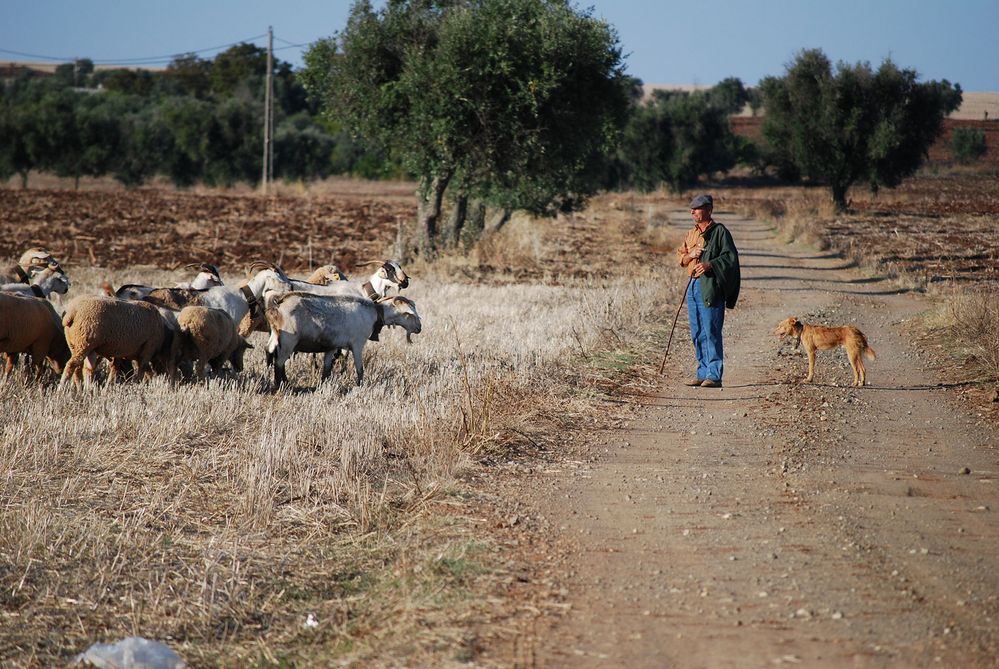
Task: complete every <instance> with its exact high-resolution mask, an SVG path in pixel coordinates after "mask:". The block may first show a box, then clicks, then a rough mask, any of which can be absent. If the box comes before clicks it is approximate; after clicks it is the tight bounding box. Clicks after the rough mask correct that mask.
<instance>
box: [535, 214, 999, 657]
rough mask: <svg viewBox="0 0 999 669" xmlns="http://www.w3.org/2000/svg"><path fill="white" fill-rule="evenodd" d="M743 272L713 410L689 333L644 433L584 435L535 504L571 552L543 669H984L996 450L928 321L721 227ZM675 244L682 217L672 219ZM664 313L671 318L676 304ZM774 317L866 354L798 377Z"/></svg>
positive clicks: (991, 625) (800, 254)
mask: <svg viewBox="0 0 999 669" xmlns="http://www.w3.org/2000/svg"><path fill="white" fill-rule="evenodd" d="M717 218H718V219H719V220H721V221H723V222H725V223H726V224H727V225H728V226H729V228H730V229H731V231H732V233H733V235H734V237H735V240H736V243H737V245H738V246H739V249H740V253H741V260H742V267H743V277H744V283H743V293H742V297H741V300H740V304H739V307H738V308H737V309H736V310H734V311H729V312H728V314H727V317H726V318H727V323H726V326H725V331H726V340H725V347H726V351H725V353H726V355H725V358H726V370H725V379H724V380H725V387H724V388H723V389H720V390H719V389H702V388H687V387H685V386H683V385H681V383H680V381H681V380H682V379H683V378H686V377H687V376H689V375H690V373H691V371H692V370H693V366H692V364H691V361H692V360H693V354H692V352H691V348H690V345H689V337H687V330H686V325H685V323H684V316H681V322H680V324H679V326H678V339H679V340H680V342H681V345H680V346H679V347H677V348H675V352H674V353H671V356H670V363H669V365H668V366H667V372H668V380H667V381H665V382H664V384H663V387H662V391H661V393H660V394H659V395H658V396H655V397H653V398H647V397H634V398H631V399H632V401H633V402H635V403H645V404H647V405H648V406H645V407H642V410H641V411H640V418H638V419H637V420H634V421H632V422H630V423H629V424H628V425H626V426H625V427H624V428H623V429H621V430H618V431H615V432H609V433H605V434H601V435H596V436H595V437H594V439H593V440H592V442H591V443H590V444H589V446H587V447H586V450H585V451H584V452H583V453H582V454H581V455H580V456H579V458H578V460H576V461H574V462H569V463H567V466H566V467H564V468H563V469H562V472H563V473H561V474H556V476H558V477H559V481H558V484H557V485H556V486H554V487H553V488H551V489H549V492H538V493H536V496H535V498H534V499H532V500H530V504H531V505H532V506H534V507H535V508H536V512H537V513H538V514H539V515H540V516H542V517H544V518H545V520H546V521H547V524H548V526H550V527H554V528H560V529H559V531H560V532H561V533H562V535H563V537H565V538H566V539H567V540H568V541H569V542H570V546H571V547H572V549H571V551H570V555H569V559H568V564H567V565H565V567H566V578H565V587H566V589H567V591H568V594H567V596H566V602H567V603H568V604H569V605H570V607H568V613H567V614H566V615H565V616H564V617H563V618H562V619H561V620H560V621H559V622H558V623H557V624H556V625H555V626H554V629H545V630H544V633H541V630H540V629H539V634H538V636H537V638H535V639H532V640H529V641H528V642H527V643H525V644H524V645H532V644H533V650H532V652H531V653H526V654H521V657H525V656H530V657H532V661H531V662H532V663H533V664H535V665H536V666H539V667H764V666H766V667H769V666H775V665H796V664H800V665H801V666H807V667H846V666H850V667H885V666H889V667H921V666H943V667H976V666H997V664H999V660H997V659H996V658H997V657H999V557H997V549H999V523H997V514H999V462H997V453H999V451H997V450H996V448H997V445H999V439H997V437H996V434H995V433H994V432H992V431H991V430H990V429H989V428H988V427H987V426H985V425H984V424H980V423H979V422H978V420H979V419H978V418H977V417H976V415H975V413H974V408H973V407H971V406H964V405H962V404H961V395H960V390H959V389H953V388H950V389H947V388H941V387H939V386H937V385H936V383H937V379H936V378H934V377H933V376H932V373H931V372H929V371H927V370H926V366H927V365H926V361H925V360H924V359H923V358H921V357H920V354H919V353H918V352H917V351H916V349H915V348H914V347H913V346H912V345H911V344H910V342H909V339H908V338H907V335H906V329H907V321H908V320H909V319H910V318H911V317H912V316H913V315H914V314H916V313H918V312H919V311H921V310H922V309H925V308H926V304H925V303H924V302H923V301H922V300H921V299H920V298H919V297H918V296H915V295H912V294H905V293H902V294H899V293H897V292H895V290H894V289H893V287H892V286H891V285H889V284H888V283H887V282H882V281H879V280H876V279H870V278H865V276H864V275H862V274H861V273H859V272H858V271H857V270H855V269H851V268H849V267H845V266H844V265H845V263H844V261H843V260H842V259H840V258H837V257H835V256H833V255H832V254H824V253H817V252H813V251H809V250H807V249H804V248H799V247H794V246H786V245H783V244H780V243H778V242H777V241H776V240H775V239H774V237H773V233H772V231H771V230H770V229H769V228H768V227H767V226H766V225H764V224H761V223H758V222H754V221H746V220H739V219H737V218H735V217H734V216H732V215H726V214H725V213H724V212H720V214H719V215H718V216H717ZM671 225H675V226H676V227H677V230H684V229H686V228H687V227H688V226H689V219H688V216H687V215H686V214H685V213H684V212H676V213H675V214H671ZM669 299H670V301H673V300H674V299H675V298H674V297H670V298H669ZM788 315H798V316H799V317H804V318H805V320H806V321H808V320H811V321H820V322H824V323H826V324H832V325H835V324H846V323H852V324H855V325H857V326H858V327H860V328H861V329H862V330H863V331H864V332H865V333H866V334H867V335H868V337H869V340H870V342H871V345H872V346H873V348H874V349H875V350H876V351H877V353H878V359H877V361H875V362H873V363H869V364H868V382H869V383H870V384H871V385H870V386H869V387H866V388H863V389H855V388H852V387H850V386H849V385H848V384H849V383H850V381H851V380H852V377H851V375H850V370H849V366H848V364H847V362H846V358H845V355H844V354H843V353H842V352H836V353H831V352H826V353H824V354H822V353H820V356H819V361H818V366H817V372H816V379H815V380H816V383H815V384H813V385H801V384H799V383H798V381H799V380H800V378H801V377H803V376H804V372H805V367H806V360H805V358H804V357H803V356H799V355H798V354H796V353H793V352H792V351H791V350H790V347H787V348H786V349H784V350H783V351H780V352H779V351H778V344H777V342H776V339H775V337H773V335H772V334H771V332H772V330H773V328H774V327H775V325H776V324H777V323H778V322H779V321H780V320H781V319H782V318H784V317H786V316H788Z"/></svg>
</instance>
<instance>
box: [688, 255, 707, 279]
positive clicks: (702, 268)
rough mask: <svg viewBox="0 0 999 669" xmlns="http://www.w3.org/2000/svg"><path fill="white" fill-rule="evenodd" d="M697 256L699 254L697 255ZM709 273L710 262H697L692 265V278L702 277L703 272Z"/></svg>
mask: <svg viewBox="0 0 999 669" xmlns="http://www.w3.org/2000/svg"><path fill="white" fill-rule="evenodd" d="M697 255H701V254H700V253H698V254H697ZM709 271H711V262H710V261H708V260H705V261H704V262H699V263H697V264H696V265H694V273H693V275H692V276H693V277H694V278H695V279H696V278H697V277H699V276H701V275H703V274H704V273H705V272H709Z"/></svg>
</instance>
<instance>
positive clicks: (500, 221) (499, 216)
mask: <svg viewBox="0 0 999 669" xmlns="http://www.w3.org/2000/svg"><path fill="white" fill-rule="evenodd" d="M512 214H513V210H511V209H508V208H506V207H503V208H502V209H498V210H497V211H496V213H495V214H493V218H492V220H491V221H489V223H488V225H487V226H486V229H487V230H489V231H490V232H499V229H500V228H502V227H503V226H504V225H506V224H507V223H509V222H510V216H511V215H512Z"/></svg>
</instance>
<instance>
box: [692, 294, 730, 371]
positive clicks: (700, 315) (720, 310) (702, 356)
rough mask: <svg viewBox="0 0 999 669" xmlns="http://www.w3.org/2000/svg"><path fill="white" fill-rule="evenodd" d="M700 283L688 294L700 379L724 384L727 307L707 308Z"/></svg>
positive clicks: (720, 305) (722, 305) (721, 305)
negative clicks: (724, 331)
mask: <svg viewBox="0 0 999 669" xmlns="http://www.w3.org/2000/svg"><path fill="white" fill-rule="evenodd" d="M699 283H700V279H694V280H693V281H691V282H690V290H689V291H687V316H688V320H689V321H690V338H691V339H692V340H693V342H694V353H695V354H696V355H697V378H699V379H711V380H713V381H721V380H722V373H723V372H724V371H725V362H724V356H723V351H722V325H724V324H725V304H724V303H722V304H719V305H717V306H714V307H708V306H705V304H704V300H703V299H701V287H700V285H699Z"/></svg>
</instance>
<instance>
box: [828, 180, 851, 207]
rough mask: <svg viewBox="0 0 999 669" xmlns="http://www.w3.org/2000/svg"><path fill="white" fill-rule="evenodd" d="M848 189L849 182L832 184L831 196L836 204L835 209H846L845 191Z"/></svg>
mask: <svg viewBox="0 0 999 669" xmlns="http://www.w3.org/2000/svg"><path fill="white" fill-rule="evenodd" d="M849 189H850V185H849V184H833V185H832V197H833V204H835V205H836V211H838V212H844V211H846V209H847V202H846V192H847V191H848V190H849Z"/></svg>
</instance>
